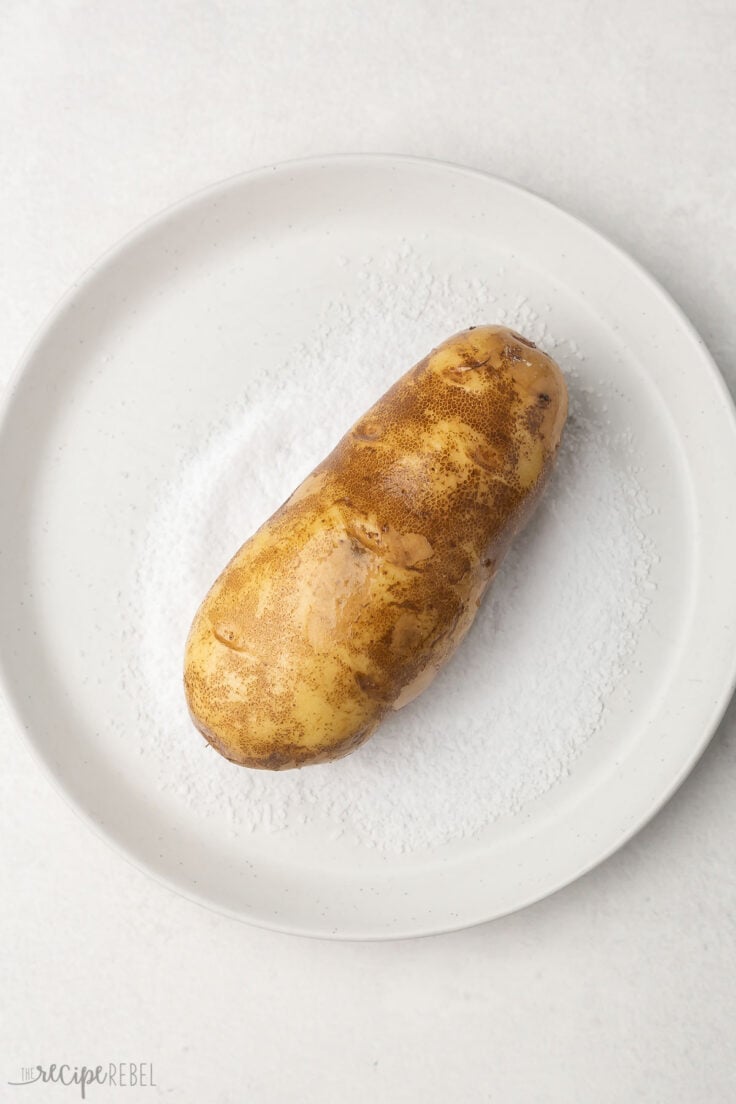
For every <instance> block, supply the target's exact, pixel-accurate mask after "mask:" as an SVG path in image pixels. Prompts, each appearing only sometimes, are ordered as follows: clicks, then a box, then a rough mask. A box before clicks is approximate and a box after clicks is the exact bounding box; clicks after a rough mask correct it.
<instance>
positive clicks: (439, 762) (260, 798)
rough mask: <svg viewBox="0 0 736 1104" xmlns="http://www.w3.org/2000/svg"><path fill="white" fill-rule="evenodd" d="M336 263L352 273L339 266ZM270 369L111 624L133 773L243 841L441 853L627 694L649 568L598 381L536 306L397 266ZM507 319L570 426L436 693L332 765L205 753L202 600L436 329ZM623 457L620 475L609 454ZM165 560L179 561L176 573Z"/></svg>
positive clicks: (392, 261)
mask: <svg viewBox="0 0 736 1104" xmlns="http://www.w3.org/2000/svg"><path fill="white" fill-rule="evenodd" d="M349 263H350V262H348V261H346V265H348V266H349ZM357 287H358V291H359V294H357V295H356V294H355V291H354V290H353V292H352V293H351V292H349V291H348V292H346V293H345V294H344V296H343V297H342V298H337V299H336V300H335V301H334V302H332V303H331V304H330V306H329V308H328V309H327V311H326V314H325V316H324V317H322V318H320V319H318V320H316V324H315V328H314V332H313V333H312V334H311V335H310V336H309V337H308V338H307V341H306V342H305V344H304V345H302V346H301V347H299V348H297V349H295V350H294V353H293V355H292V356H291V357H289V358H288V360H287V361H286V362H285V363H284V364H282V365H279V368H278V372H276V373H272V374H268V373H254V374H253V378H252V379H250V380H249V381H248V384H247V390H246V391H245V392H244V394H243V396H242V400H241V402H240V403H239V404H238V406H237V408H236V409H235V410H234V411H231V412H230V414H229V415H228V418H227V420H226V421H223V422H222V423H220V424H217V425H214V426H210V427H208V429H207V432H206V433H204V434H203V436H202V439H201V440H200V441H199V442H198V443H197V446H196V448H194V449H193V450H192V454H191V456H190V457H189V458H188V460H187V461H186V463H184V464H183V465H182V466H181V469H180V471H179V473H178V476H177V478H176V480H175V481H174V482H173V483H171V484H170V485H168V486H165V487H163V488H162V490H161V494H160V496H159V498H158V501H157V504H156V508H155V510H154V511H153V513H152V515H151V518H150V523H149V525H148V527H147V530H146V532H145V535H144V537H143V539H142V541H141V544H140V547H139V550H138V557H137V567H136V572H135V578H134V580H133V585H132V597H130V595H129V600H128V601H127V602H126V604H125V606H124V608H123V611H122V615H123V619H124V625H125V632H126V636H127V638H128V652H129V654H130V656H131V659H130V663H129V667H128V669H127V670H126V672H125V684H126V690H127V692H128V693H129V695H130V696H131V698H132V699H133V701H134V703H135V706H136V709H137V712H138V721H139V732H140V734H141V736H140V739H141V753H142V755H144V756H145V758H146V761H147V769H149V770H151V771H152V772H153V773H154V776H155V777H156V779H157V780H158V783H159V785H160V787H161V788H162V789H165V790H168V791H173V793H174V794H175V795H177V796H178V798H179V799H180V800H182V801H184V802H186V803H187V805H188V806H190V807H191V808H192V809H193V810H195V811H196V812H197V813H198V814H199V815H200V816H202V817H215V818H218V819H219V820H221V821H222V824H223V826H225V827H226V830H227V831H229V832H232V833H235V834H241V833H246V832H248V833H282V834H288V833H289V832H290V831H299V829H300V827H301V826H303V825H304V824H306V823H309V822H311V821H313V822H318V823H319V824H320V825H322V826H323V827H324V826H327V830H328V831H329V832H330V834H332V835H334V836H341V835H345V836H347V837H349V838H350V839H351V840H352V841H354V842H356V843H358V844H361V845H363V846H365V847H370V848H374V849H377V850H379V851H382V852H387V853H389V852H394V853H395V852H409V851H417V850H423V849H430V848H436V847H437V846H439V845H442V844H446V843H449V842H451V841H453V840H457V839H462V838H467V837H471V836H474V835H477V834H478V833H479V832H481V831H482V830H483V829H484V828H485V827H487V826H488V825H489V824H490V823H492V822H493V821H495V820H497V819H499V818H501V817H505V816H510V815H514V814H518V813H519V812H520V811H521V810H523V809H524V807H525V806H527V805H528V804H529V803H530V802H533V801H534V800H535V799H537V798H539V797H541V796H542V795H543V794H544V793H546V792H547V791H548V790H549V789H550V788H551V787H552V786H554V785H555V784H556V783H557V782H559V781H560V780H561V779H562V778H564V777H565V776H566V775H567V774H568V773H569V772H570V770H571V769H572V768H573V766H574V763H575V761H576V759H577V757H578V756H579V754H580V752H581V751H582V750H583V748H584V747H585V746H586V744H587V742H588V741H589V740H590V738H591V737H592V736H593V735H594V734H595V733H596V731H597V730H598V729H599V727H600V725H601V722H602V719H603V717H604V714H605V710H606V702H607V700H608V699H609V697H610V695H611V694H612V693H613V691H614V690H615V689H616V687H617V686H618V685H619V684H620V682H621V680H622V679H623V678H624V677H625V674H626V670H627V663H628V661H629V660H630V658H631V656H632V655H633V652H634V649H635V647H636V642H637V628H638V626H639V625H640V623H641V622H642V619H643V617H644V615H645V612H646V609H647V604H648V594H649V587H650V585H651V584H650V583H649V581H648V580H649V575H650V571H651V567H652V565H653V563H654V562H655V558H656V557H655V551H654V549H653V547H652V545H651V542H650V541H649V539H648V538H647V537H646V536H645V533H644V531H643V528H642V521H643V519H644V518H645V517H646V515H647V513H649V512H650V511H649V507H648V504H647V501H646V498H645V496H644V494H643V492H642V489H641V487H640V486H639V484H638V482H637V479H636V476H635V473H634V472H633V470H632V468H631V464H630V463H627V462H626V459H625V458H626V456H627V452H628V451H629V450H628V449H627V442H626V440H625V438H624V437H623V436H622V435H621V434H620V433H619V434H616V433H614V432H613V431H612V430H611V428H610V427H609V426H608V424H607V418H606V412H605V407H606V395H605V386H604V385H603V384H601V385H600V386H596V387H595V388H594V387H592V386H591V385H590V384H589V383H588V384H587V385H586V384H585V383H584V373H582V372H581V371H580V364H581V353H580V352H579V351H578V349H577V348H576V346H575V345H574V344H572V343H571V342H570V341H558V340H556V339H555V338H554V336H553V335H551V334H550V333H549V332H548V328H547V324H546V322H545V312H544V308H543V307H542V308H539V309H535V308H534V307H533V306H532V305H531V304H530V303H529V302H527V301H526V300H525V299H523V298H518V299H516V300H512V301H511V302H510V303H504V302H502V301H501V300H500V299H496V298H494V295H493V294H491V292H490V290H489V288H488V287H487V286H486V285H485V284H484V282H483V281H481V280H478V279H458V278H457V277H456V278H454V279H451V278H449V277H440V276H438V275H437V274H436V273H434V272H433V271H432V270H431V268H430V267H429V266H427V265H426V264H425V263H423V262H420V261H419V260H418V259H417V258H416V256H414V255H413V253H412V252H411V250H409V249H399V250H397V252H396V253H395V254H392V255H391V256H388V257H384V258H381V259H380V260H374V261H372V262H371V263H366V264H364V265H363V266H362V267H361V269H360V272H359V275H358V276H357ZM484 322H499V323H503V324H505V325H510V326H512V327H513V328H514V329H517V330H519V331H520V332H521V333H523V334H524V335H525V336H527V337H529V338H531V339H532V340H534V341H536V342H537V343H538V344H539V345H541V346H542V347H543V348H544V349H546V350H547V351H548V352H550V353H551V354H552V355H553V356H554V357H555V358H556V359H557V360H558V362H559V363H560V365H561V367H562V369H563V371H564V372H565V374H566V377H567V381H568V385H569V389H570V416H569V419H568V425H567V428H566V432H565V437H564V440H563V445H562V447H561V449H560V454H559V459H558V463H557V467H556V470H555V472H554V474H553V477H552V479H551V481H550V484H549V486H548V488H547V490H546V492H545V495H544V496H543V498H542V501H541V503H540V506H539V508H538V510H537V512H536V514H535V516H534V518H533V520H532V522H531V523H530V525H529V526H528V528H527V529H526V530H525V532H524V533H523V534H522V535H521V537H520V538H519V539H518V540H517V541H516V543H515V545H514V546H513V548H512V549H511V551H510V552H509V554H508V556H507V558H506V560H505V562H504V564H503V566H502V568H501V570H500V572H499V574H498V576H497V577H496V579H495V581H494V583H493V587H492V590H491V592H490V595H489V597H488V598H487V599H486V601H485V603H484V605H483V607H482V609H481V610H480V612H479V614H478V617H477V619H476V622H475V624H474V626H473V628H472V630H471V632H470V634H469V635H468V637H467V639H466V640H465V641H464V643H463V644H462V646H461V648H460V649H459V651H458V652H457V654H456V656H455V657H454V659H453V660H452V661H451V662H450V664H449V665H448V666H447V667H446V668H445V669H444V670H443V671H442V672H441V674H440V675H439V677H438V678H437V679H436V681H435V683H434V684H433V685H432V687H431V688H430V689H429V690H428V691H427V692H426V693H425V694H423V695H422V696H421V697H420V698H419V699H417V700H416V701H415V702H413V703H412V704H411V705H409V706H407V707H406V708H405V709H403V710H401V711H400V712H398V713H396V714H393V715H391V716H390V717H389V718H388V719H387V720H386V721H384V723H383V724H382V726H381V727H380V728H379V730H378V731H377V732H376V734H375V735H374V736H373V737H372V738H371V740H369V741H368V743H367V744H365V745H364V746H363V747H362V748H360V749H359V750H358V751H357V752H355V753H354V754H352V755H351V756H349V757H348V758H346V759H343V760H339V761H337V762H335V763H329V764H325V765H320V766H313V767H307V768H304V769H302V770H300V771H288V772H284V773H281V774H273V773H269V772H264V771H249V770H245V769H242V768H238V767H236V766H233V765H232V764H230V763H227V762H226V761H225V760H224V759H222V758H221V757H220V756H219V755H217V754H216V752H214V751H213V750H212V749H211V748H209V747H208V745H207V744H206V743H205V742H204V741H203V739H202V737H201V736H200V735H199V734H198V733H197V732H196V730H195V729H194V727H193V726H192V724H191V721H190V719H189V717H188V714H187V709H186V704H185V701H184V694H183V689H182V655H183V647H184V641H185V639H186V634H187V632H188V629H189V625H190V623H191V620H192V617H193V615H194V612H195V610H196V608H197V605H198V604H199V602H200V601H201V600H202V598H203V597H204V595H205V593H206V591H207V589H208V587H209V586H210V584H211V583H212V581H213V580H214V578H215V576H216V575H217V574H218V573H219V571H220V570H221V569H222V568H223V567H224V565H225V563H226V562H227V561H228V560H229V558H230V557H231V556H232V554H233V553H234V552H235V550H236V549H237V548H238V547H239V545H240V544H242V542H243V541H244V540H245V539H246V538H247V537H248V536H249V535H250V534H251V533H252V532H254V531H255V529H256V528H257V527H258V526H259V525H260V524H261V523H262V522H263V521H264V520H265V519H266V518H267V517H268V516H269V515H270V514H271V513H272V512H273V511H274V509H275V508H276V507H277V506H279V505H280V503H281V502H282V501H283V500H284V499H285V498H286V497H288V495H289V494H290V493H291V491H292V490H293V489H294V488H295V487H296V486H297V484H298V483H299V482H300V481H301V480H302V479H303V478H304V477H305V476H306V475H307V474H308V473H309V471H310V470H311V469H312V468H313V467H314V465H315V464H316V463H317V462H319V461H320V460H321V459H322V458H323V457H324V456H325V455H326V454H327V453H328V452H329V451H330V449H331V448H332V447H333V446H334V445H335V444H336V442H337V440H338V439H339V437H340V436H341V434H342V433H343V432H345V430H346V429H347V428H348V427H349V425H350V424H351V422H352V421H353V420H355V419H356V418H357V417H358V416H359V415H360V414H361V413H362V412H363V411H364V410H365V409H366V408H367V407H368V406H369V405H370V404H371V403H372V402H374V401H375V399H376V398H377V397H378V396H379V395H380V394H381V393H382V392H383V391H384V390H385V389H386V388H387V387H388V386H390V384H391V383H393V382H394V380H395V379H396V378H397V377H398V376H399V375H400V374H401V373H402V372H404V371H405V370H406V369H407V368H409V367H411V365H412V364H413V363H415V362H416V361H417V360H418V359H420V358H421V357H422V356H423V355H425V354H426V352H428V350H429V349H430V348H431V347H432V346H433V345H436V344H437V343H438V342H439V341H441V340H443V339H444V338H445V337H447V336H448V335H449V334H451V333H454V332H456V331H458V330H461V329H464V328H466V327H467V326H470V325H477V324H479V323H484ZM622 458H623V459H622ZM172 549H176V555H175V556H172Z"/></svg>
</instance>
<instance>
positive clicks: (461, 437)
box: [184, 326, 567, 770]
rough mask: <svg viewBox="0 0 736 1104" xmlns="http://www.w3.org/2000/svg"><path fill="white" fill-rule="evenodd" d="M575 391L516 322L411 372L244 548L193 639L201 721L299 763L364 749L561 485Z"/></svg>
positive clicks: (220, 743)
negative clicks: (555, 466) (539, 505)
mask: <svg viewBox="0 0 736 1104" xmlns="http://www.w3.org/2000/svg"><path fill="white" fill-rule="evenodd" d="M566 416H567V389H566V386H565V382H564V378H563V376H562V374H561V372H560V370H559V368H558V367H557V365H556V364H555V363H554V361H553V360H552V359H551V358H550V357H548V356H547V355H546V354H545V353H543V352H542V351H541V350H539V349H537V348H536V346H535V345H534V344H533V343H532V342H530V341H527V340H526V339H525V338H523V337H521V336H520V335H519V334H517V333H515V332H514V331H512V330H508V329H505V328H504V327H500V326H478V327H472V328H471V329H470V330H466V331H464V332H463V333H460V334H457V335H455V336H454V337H451V338H449V339H448V340H447V341H445V342H443V344H441V345H439V346H438V347H437V348H436V349H434V350H433V351H432V352H431V353H430V354H429V356H427V357H425V359H424V360H422V361H421V362H420V363H419V364H417V365H416V366H415V367H414V368H412V369H411V370H410V371H409V372H407V373H406V375H404V376H402V378H401V379H399V380H398V382H397V383H395V384H394V386H393V387H392V388H391V389H390V390H389V391H387V392H386V394H385V395H384V396H383V397H382V398H380V399H379V400H378V402H377V403H376V404H375V405H374V406H373V407H372V408H371V409H370V410H369V411H368V412H367V414H365V415H364V417H362V418H361V419H360V420H359V421H358V422H357V423H356V425H355V426H353V428H352V429H351V430H350V431H349V432H348V433H347V434H346V435H345V436H344V437H343V438H342V440H341V441H340V442H339V444H338V445H337V447H336V448H335V449H334V450H333V452H331V453H330V455H329V456H328V457H327V458H326V459H325V460H324V461H323V462H322V463H321V464H320V465H319V467H317V468H315V470H314V472H313V473H312V474H311V475H310V476H308V477H307V479H305V480H304V482H303V483H302V484H301V485H300V486H299V487H298V488H297V489H296V491H295V492H294V493H293V494H292V495H291V497H290V498H289V499H288V500H287V501H286V502H285V503H284V505H283V506H281V508H280V509H279V510H277V511H276V513H275V514H274V515H273V516H272V517H271V518H270V519H269V520H268V521H267V522H266V523H265V524H264V525H263V526H262V527H261V528H260V529H259V530H258V531H257V532H256V533H255V534H254V536H252V537H251V538H250V540H248V541H247V542H246V543H245V544H244V545H243V546H242V548H241V549H240V550H239V551H238V552H237V553H236V555H235V556H234V557H233V559H232V560H231V561H230V563H229V564H228V565H227V567H226V568H225V570H224V571H223V572H222V574H221V575H220V576H219V578H218V579H217V580H216V582H215V583H214V585H213V586H212V588H211V590H210V591H209V593H208V595H207V596H206V598H205V599H204V602H203V603H202V605H201V607H200V609H199V611H198V613H197V615H196V617H195V619H194V623H193V625H192V628H191V631H190V634H189V638H188V640H187V645H186V654H185V669H184V685H185V691H186V696H187V702H188V705H189V710H190V712H191V715H192V719H193V720H194V723H195V725H196V726H197V728H198V729H199V730H200V732H202V733H203V735H204V736H205V737H206V738H207V740H208V741H209V742H210V743H211V744H212V746H213V747H215V748H216V749H217V750H218V751H219V752H220V753H221V754H222V755H224V756H225V757H226V758H227V759H229V760H231V761H232V762H234V763H238V764H240V765H242V766H246V767H260V768H266V769H269V770H283V769H285V768H288V767H300V766H303V765H305V764H308V763H318V762H324V761H327V760H331V759H336V758H338V757H340V756H342V755H346V754H347V753H348V752H350V751H352V750H354V749H355V748H356V747H358V746H359V745H360V744H361V743H363V742H364V741H365V740H366V739H367V738H368V737H369V736H370V735H371V733H372V732H373V731H374V730H375V728H376V727H377V725H378V724H379V723H380V721H381V719H382V718H383V717H384V716H385V714H386V713H387V711H388V710H390V709H397V708H400V707H401V706H402V705H404V704H406V702H407V701H409V700H411V699H412V698H413V697H415V696H416V695H417V694H418V693H420V692H421V690H423V689H424V687H425V686H426V685H428V684H429V682H430V681H431V679H432V678H433V677H434V675H435V674H436V672H437V670H438V669H439V668H440V667H441V666H442V664H443V663H444V662H446V660H447V659H448V658H449V656H450V655H451V654H452V653H453V651H454V650H455V648H456V647H457V645H458V643H459V642H460V640H461V639H462V638H463V636H464V635H465V633H466V632H467V630H468V629H469V627H470V625H471V624H472V621H473V618H474V616H475V614H476V612H477V609H478V606H479V605H480V601H481V599H482V597H483V594H484V592H485V590H486V588H487V586H488V583H489V582H490V580H491V579H492V578H493V575H494V574H495V572H496V570H497V569H498V566H499V564H500V561H501V559H502V557H503V555H504V553H505V551H506V549H507V548H508V546H509V543H510V542H511V540H512V538H513V537H514V535H515V534H516V533H517V532H518V530H519V529H520V527H521V526H522V525H523V523H524V522H525V521H526V519H527V518H528V517H529V515H530V513H531V511H532V508H533V506H534V504H535V502H536V501H537V499H538V497H539V494H540V492H541V490H542V488H543V486H544V483H545V481H546V479H547V476H548V475H549V471H550V468H551V466H552V462H553V459H554V455H555V452H556V449H557V446H558V444H559V441H560V436H561V433H562V429H563V426H564V423H565V418H566Z"/></svg>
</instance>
